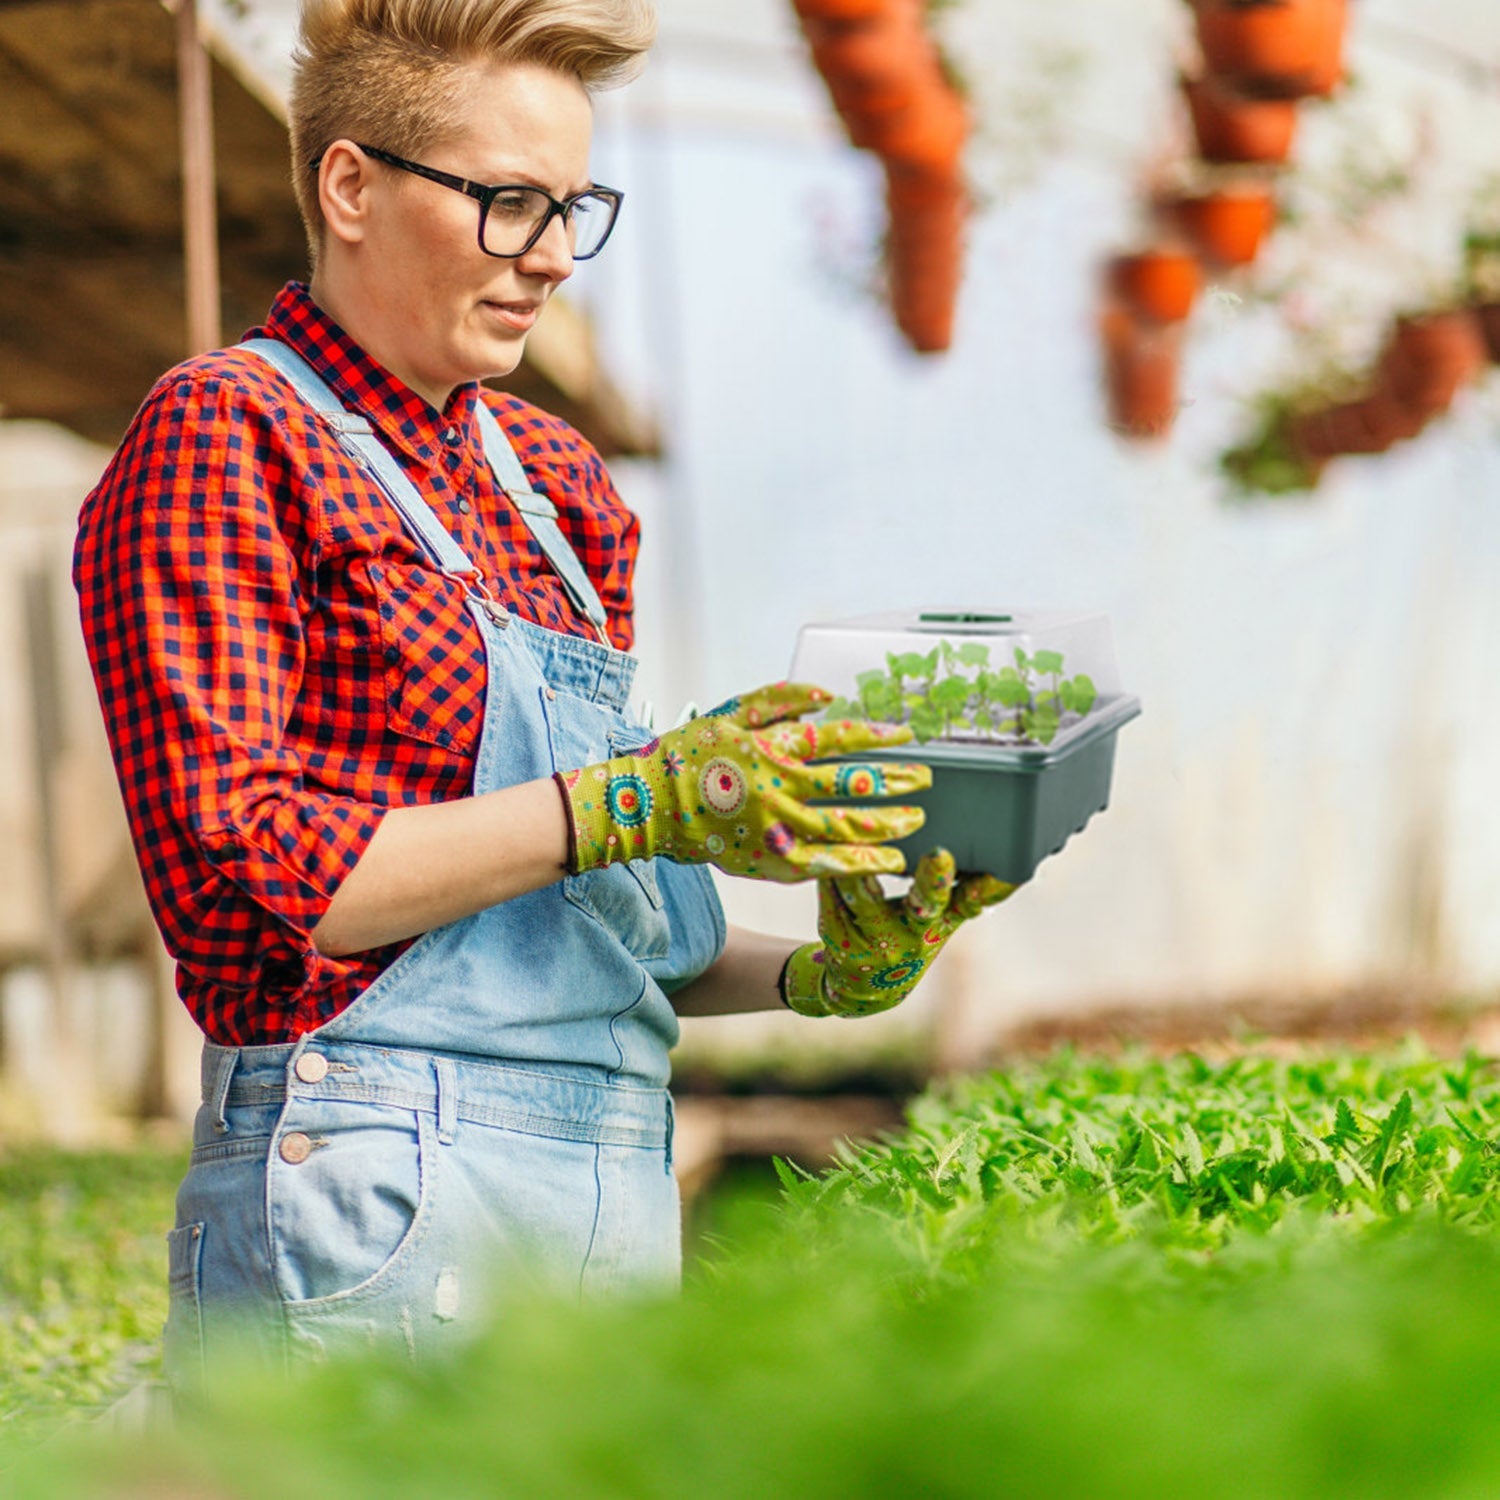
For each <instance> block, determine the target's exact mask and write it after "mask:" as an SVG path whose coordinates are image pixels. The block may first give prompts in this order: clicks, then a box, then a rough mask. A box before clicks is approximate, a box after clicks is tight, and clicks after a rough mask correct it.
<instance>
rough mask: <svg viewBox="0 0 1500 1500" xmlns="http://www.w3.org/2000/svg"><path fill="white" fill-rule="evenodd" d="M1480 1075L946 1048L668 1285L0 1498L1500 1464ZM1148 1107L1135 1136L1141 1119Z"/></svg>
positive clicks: (1354, 1061)
mask: <svg viewBox="0 0 1500 1500" xmlns="http://www.w3.org/2000/svg"><path fill="white" fill-rule="evenodd" d="M1497 1113H1500V1085H1497V1082H1496V1070H1495V1068H1494V1065H1493V1064H1491V1063H1489V1062H1487V1061H1485V1060H1482V1059H1480V1058H1478V1057H1475V1056H1470V1057H1467V1058H1465V1059H1463V1060H1462V1061H1460V1062H1458V1063H1453V1062H1451V1061H1450V1062H1444V1061H1442V1060H1439V1059H1436V1058H1433V1057H1430V1056H1428V1055H1426V1054H1424V1053H1421V1052H1420V1051H1417V1050H1415V1049H1412V1050H1408V1051H1405V1052H1402V1053H1398V1054H1389V1053H1385V1054H1380V1055H1362V1054H1357V1053H1350V1054H1344V1055H1339V1056H1333V1057H1324V1058H1319V1059H1312V1060H1304V1061H1288V1060H1279V1059H1274V1058H1263V1057H1242V1058H1236V1059H1232V1060H1229V1061H1224V1062H1212V1061H1209V1060H1205V1059H1203V1058H1199V1057H1194V1056H1191V1055H1187V1056H1179V1057H1174V1058H1168V1059H1152V1058H1149V1057H1145V1056H1140V1057H1125V1058H1112V1059H1102V1058H1097V1057H1092V1058H1091V1057H1076V1056H1073V1055H1071V1054H1067V1053H1063V1054H1059V1055H1057V1056H1055V1057H1053V1058H1050V1059H1047V1060H1045V1061H1040V1062H1035V1063H1027V1064H1023V1065H1019V1066H1017V1067H1016V1068H1014V1069H1012V1070H1009V1071H1007V1072H1006V1073H1004V1074H997V1075H993V1076H991V1077H988V1078H984V1079H971V1080H965V1081H963V1082H960V1083H955V1084H953V1085H950V1086H948V1087H947V1088H945V1089H942V1090H936V1091H934V1092H932V1093H930V1094H929V1095H927V1096H926V1097H925V1098H924V1099H923V1100H921V1101H919V1103H918V1104H917V1105H916V1106H914V1109H913V1115H912V1125H911V1127H910V1128H909V1129H908V1130H906V1131H904V1132H902V1133H901V1134H899V1135H898V1136H895V1137H893V1138H892V1139H890V1140H888V1141H885V1142H882V1143H878V1144H876V1145H874V1146H871V1147H868V1148H865V1149H861V1150H851V1151H850V1152H848V1153H847V1154H846V1157H845V1160H844V1161H843V1163H842V1164H841V1165H840V1166H839V1167H837V1168H836V1169H835V1170H834V1171H833V1172H831V1173H829V1174H826V1175H824V1176H822V1177H819V1178H812V1179H805V1178H801V1177H800V1176H798V1175H797V1174H790V1183H791V1192H790V1195H789V1198H788V1200H787V1201H785V1202H784V1203H783V1204H782V1205H781V1206H780V1207H778V1208H776V1209H775V1210H773V1211H771V1212H769V1213H767V1212H756V1213H745V1214H738V1215H734V1214H730V1215H726V1216H724V1217H722V1218H720V1219H719V1220H718V1221H717V1222H716V1223H715V1224H714V1225H713V1226H712V1228H711V1230H710V1235H711V1238H713V1239H714V1240H716V1241H718V1240H719V1237H720V1235H721V1234H722V1236H723V1240H722V1243H720V1244H719V1248H718V1249H717V1251H716V1252H715V1253H713V1254H710V1255H709V1256H708V1257H706V1258H705V1259H704V1260H702V1261H700V1262H699V1263H698V1265H697V1267H696V1269H695V1271H694V1274H693V1275H692V1276H691V1278H690V1280H689V1285H688V1287H687V1289H686V1291H685V1293H684V1295H683V1296H682V1297H681V1298H679V1299H673V1300H662V1301H646V1302H624V1303H611V1304H592V1305H585V1306H578V1305H572V1304H561V1303H541V1302H525V1303H514V1304H512V1305H510V1306H509V1307H508V1308H507V1309H506V1311H505V1314H504V1316H503V1317H502V1318H501V1319H500V1320H499V1321H498V1322H497V1323H496V1324H495V1326H494V1327H493V1328H492V1329H490V1330H489V1331H488V1332H487V1333H486V1334H485V1335H484V1336H483V1337H481V1338H480V1339H479V1340H478V1341H477V1342H476V1343H475V1344H474V1345H473V1346H471V1347H470V1348H468V1349H467V1350H465V1351H463V1352H461V1353H459V1354H457V1355H456V1356H455V1357H454V1358H453V1359H452V1360H451V1361H448V1362H444V1363H442V1364H437V1365H430V1366H427V1367H425V1368H421V1369H413V1368H411V1367H410V1366H408V1365H406V1364H404V1363H402V1362H401V1361H400V1360H399V1359H398V1358H395V1357H392V1358H389V1359H387V1358H384V1357H373V1356H366V1357H364V1358H362V1359H360V1360H359V1361H357V1362H356V1361H351V1362H348V1363H337V1364H332V1365H328V1366H322V1367H318V1368H316V1369H312V1370H308V1371H306V1372H303V1373H301V1374H299V1375H297V1376H295V1377H288V1376H278V1377H266V1376H264V1375H258V1376H257V1375H252V1374H248V1373H247V1374H245V1375H244V1376H243V1377H242V1378H237V1379H234V1380H233V1381H232V1382H231V1385H230V1389H232V1391H233V1398H232V1399H231V1400H229V1401H227V1402H224V1403H223V1404H221V1405H220V1406H218V1407H216V1408H214V1409H212V1410H206V1411H202V1412H199V1413H196V1414H193V1415H191V1416H188V1417H186V1418H184V1419H183V1420H182V1421H180V1422H179V1423H178V1424H177V1425H176V1426H175V1427H173V1428H171V1429H168V1430H163V1431H159V1432H157V1433H154V1434H152V1435H151V1436H150V1437H149V1439H147V1440H136V1441H132V1440H130V1439H127V1438H124V1437H121V1436H119V1435H100V1436H96V1437H95V1438H94V1439H93V1440H91V1441H85V1440H84V1439H83V1438H82V1437H80V1438H79V1439H78V1440H75V1441H72V1442H69V1443H67V1444H54V1445H52V1446H51V1447H50V1448H49V1449H48V1450H47V1451H45V1452H43V1453H39V1454H36V1455H33V1456H32V1457H31V1458H30V1459H29V1460H28V1461H27V1462H26V1463H24V1464H23V1465H21V1466H20V1467H18V1468H15V1469H14V1470H12V1472H11V1473H10V1474H8V1475H6V1476H5V1481H4V1482H5V1484H6V1486H7V1487H8V1496H9V1500H55V1497H59V1496H68V1497H70V1500H71V1497H84V1500H91V1497H97V1500H115V1497H120V1496H131V1497H134V1496H137V1495H139V1496H147V1495H150V1496H158V1495H168V1494H171V1495H192V1496H194V1497H197V1500H209V1497H215V1500H217V1497H235V1500H239V1497H244V1500H252V1497H260V1496H264V1495H272V1494H274V1495H276V1496H277V1497H278V1500H302V1497H308V1500H312V1497H314V1496H316V1497H318V1500H341V1497H345V1496H347V1497H351V1500H352V1497H356V1496H358V1497H360V1500H365V1497H377V1500H378V1497H384V1496H392V1497H394V1496H403V1497H404V1496H412V1495H422V1496H443V1497H450V1496H451V1497H469V1496H474V1497H479V1496H485V1497H511V1496H514V1497H527V1500H534V1497H536V1500H548V1497H554V1496H556V1497H568V1500H577V1497H593V1496H601V1497H611V1496H621V1497H625V1496H630V1497H636V1496H639V1497H658V1496H659V1497H669V1496H671V1497H676V1496H683V1495H693V1496H698V1495H702V1496H713V1497H715V1500H720V1497H724V1500H737V1497H741V1496H743V1497H747V1500H748V1497H752V1496H754V1497H757V1500H760V1497H767V1496H772V1497H778V1496H789V1497H790V1496H796V1497H799V1500H805V1497H829V1500H832V1497H839V1500H847V1497H866V1496H877V1497H883V1496H892V1497H903V1500H905V1497H917V1496H920V1497H924V1500H925V1497H948V1496H953V1497H958V1496H993V1495H1004V1496H1008V1497H1017V1500H1026V1497H1031V1496H1036V1497H1039V1500H1040V1497H1047V1500H1058V1497H1088V1500H1094V1497H1105V1496H1108V1497H1114V1496H1130V1497H1134V1496H1141V1497H1146V1496H1150V1497H1153V1500H1161V1497H1174V1496H1200V1495H1205V1494H1211V1495H1213V1496H1215V1497H1230V1500H1240V1497H1257V1500H1259V1497H1266V1500H1270V1497H1276V1500H1302V1497H1306V1500H1328V1497H1330V1496H1342V1495H1358V1496H1360V1497H1362V1500H1365V1497H1370V1500H1375V1497H1383V1496H1392V1497H1394V1496H1411V1495H1424V1496H1426V1495H1432V1496H1445V1497H1449V1496H1451V1497H1460V1496H1475V1497H1478V1496H1482V1495H1486V1496H1487V1495H1490V1494H1493V1493H1494V1490H1495V1478H1494V1476H1495V1474H1496V1473H1497V1472H1500V1409H1497V1404H1496V1402H1495V1400H1494V1392H1495V1391H1496V1390H1497V1389H1500V1242H1497V1240H1496V1236H1495V1234H1494V1229H1493V1225H1494V1220H1495V1215H1494V1211H1493V1208H1492V1207H1491V1204H1492V1202H1493V1199H1494V1196H1495V1183H1496V1171H1495V1152H1496V1147H1495V1145H1494V1144H1492V1143H1493V1142H1496V1141H1500V1129H1497V1126H1500V1121H1497ZM1148 1142H1149V1146H1148V1145H1147V1143H1148Z"/></svg>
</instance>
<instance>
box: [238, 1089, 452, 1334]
mask: <svg viewBox="0 0 1500 1500" xmlns="http://www.w3.org/2000/svg"><path fill="white" fill-rule="evenodd" d="M433 1129H434V1127H433V1124H432V1119H431V1117H430V1116H429V1115H428V1114H427V1113H426V1112H424V1111H421V1110H417V1111H413V1110H410V1109H401V1108H397V1107H395V1106H393V1105H384V1104H366V1103H349V1102H344V1101H342V1100H327V1099H305V1098H297V1097H293V1098H292V1099H290V1100H288V1102H287V1108H286V1111H285V1112H284V1114H283V1116H282V1121H281V1124H280V1127H279V1128H278V1130H277V1132H276V1139H275V1143H274V1144H273V1146H272V1148H271V1152H270V1155H269V1157H268V1161H267V1169H266V1171H267V1195H266V1197H267V1204H268V1207H269V1213H270V1217H269V1224H268V1229H269V1239H270V1249H271V1266H272V1274H273V1276H274V1278H275V1282H276V1288H277V1292H278V1293H279V1295H280V1297H281V1299H282V1301H283V1303H284V1304H285V1305H287V1306H288V1307H291V1306H297V1305H301V1306H309V1305H313V1304H316V1303H320V1302H328V1301H333V1300H336V1299H345V1298H356V1297H360V1296H364V1295H373V1294H374V1293H376V1292H378V1291H379V1290H380V1289H381V1287H382V1285H383V1284H384V1283H385V1282H387V1281H389V1280H390V1279H392V1278H393V1277H395V1276H397V1275H398V1274H399V1273H400V1271H401V1269H402V1268H403V1267H404V1265H405V1264H406V1262H407V1261H408V1260H409V1259H410V1258H411V1257H412V1256H413V1255H414V1254H415V1252H416V1250H417V1247H418V1246H419V1245H420V1244H421V1242H422V1239H423V1236H424V1235H425V1234H426V1231H427V1227H428V1225H429V1223H430V1222H431V1219H432V1212H433V1210H432V1199H433V1195H434V1191H435V1184H434V1181H433V1178H434V1175H435V1168H436V1160H437V1152H436V1146H435V1142H434V1139H433Z"/></svg>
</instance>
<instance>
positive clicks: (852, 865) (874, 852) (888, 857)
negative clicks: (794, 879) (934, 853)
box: [782, 844, 906, 880]
mask: <svg viewBox="0 0 1500 1500" xmlns="http://www.w3.org/2000/svg"><path fill="white" fill-rule="evenodd" d="M782 858H783V859H784V860H785V861H786V863H787V864H789V865H791V866H792V867H793V868H794V869H797V870H800V871H802V874H803V878H804V879H809V880H810V879H811V878H812V877H813V876H815V875H816V876H818V877H819V878H822V877H823V876H842V875H904V874H905V873H906V856H905V855H904V854H902V852H901V851H900V850H899V849H892V848H891V847H890V846H889V845H887V844H797V845H794V846H793V847H792V848H791V849H789V850H788V851H787V852H786V854H785V855H783V856H782Z"/></svg>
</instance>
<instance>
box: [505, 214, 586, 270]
mask: <svg viewBox="0 0 1500 1500" xmlns="http://www.w3.org/2000/svg"><path fill="white" fill-rule="evenodd" d="M517 266H518V269H519V270H521V271H523V272H524V273H525V274H526V275H528V276H545V277H546V278H547V279H548V280H549V281H566V280H567V279H568V277H570V276H571V275H572V274H573V241H572V239H571V237H570V236H569V234H568V226H567V225H566V224H565V223H564V222H563V217H562V215H561V214H553V216H552V218H551V219H550V220H549V221H548V224H547V227H546V228H545V229H544V230H543V231H542V233H541V237H540V238H539V239H538V240H537V242H536V244H534V245H533V246H532V247H531V249H529V250H528V251H527V252H526V253H525V255H523V256H521V257H520V259H519V261H518V263H517Z"/></svg>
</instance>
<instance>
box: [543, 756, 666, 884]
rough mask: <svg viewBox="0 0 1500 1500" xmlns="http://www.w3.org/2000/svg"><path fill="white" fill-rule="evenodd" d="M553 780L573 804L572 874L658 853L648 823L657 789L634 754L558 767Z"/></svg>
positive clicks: (570, 809) (570, 832)
mask: <svg viewBox="0 0 1500 1500" xmlns="http://www.w3.org/2000/svg"><path fill="white" fill-rule="evenodd" d="M554 779H555V780H556V782H557V784H558V786H559V787H560V788H561V789H562V794H563V800H564V801H565V802H566V803H567V805H568V871H569V873H570V874H573V875H582V874H585V873H586V872H587V871H589V870H597V869H601V868H602V867H603V866H605V865H622V864H624V863H625V862H626V861H627V860H632V859H650V858H651V857H652V856H653V855H655V854H656V852H657V850H656V847H655V844H654V842H653V840H652V838H651V836H650V835H651V828H650V823H649V818H650V813H651V808H652V798H653V795H654V794H653V792H652V790H651V787H650V785H649V784H648V783H647V781H646V779H645V777H644V776H642V775H641V768H640V766H639V765H638V763H637V762H636V761H635V760H633V759H632V758H631V757H628V756H627V757H621V758H620V759H617V760H610V761H601V762H600V763H599V764H598V765H593V766H585V767H583V769H582V770H580V771H559V772H557V773H556V775H555V777H554Z"/></svg>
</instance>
